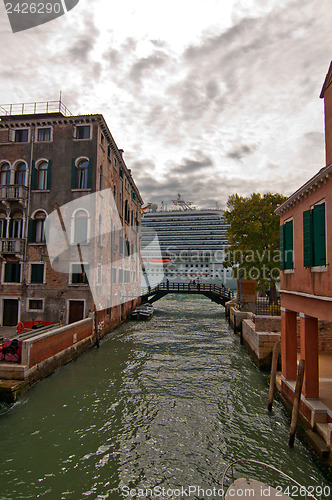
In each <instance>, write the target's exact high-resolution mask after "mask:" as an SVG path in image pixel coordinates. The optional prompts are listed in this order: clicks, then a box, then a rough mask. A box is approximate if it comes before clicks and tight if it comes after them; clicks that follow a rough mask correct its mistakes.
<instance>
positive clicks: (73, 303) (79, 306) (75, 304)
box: [68, 300, 84, 323]
mask: <svg viewBox="0 0 332 500" xmlns="http://www.w3.org/2000/svg"><path fill="white" fill-rule="evenodd" d="M83 318H84V300H70V301H69V321H68V322H69V323H75V322H76V321H80V320H81V319H83Z"/></svg>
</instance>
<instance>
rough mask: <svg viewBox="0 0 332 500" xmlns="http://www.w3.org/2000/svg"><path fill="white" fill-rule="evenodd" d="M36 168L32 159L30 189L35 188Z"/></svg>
mask: <svg viewBox="0 0 332 500" xmlns="http://www.w3.org/2000/svg"><path fill="white" fill-rule="evenodd" d="M37 174H38V172H37V169H36V166H35V161H34V160H32V164H31V189H37Z"/></svg>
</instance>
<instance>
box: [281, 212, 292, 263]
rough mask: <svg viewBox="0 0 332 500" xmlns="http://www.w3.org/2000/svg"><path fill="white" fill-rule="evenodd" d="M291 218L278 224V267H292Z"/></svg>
mask: <svg viewBox="0 0 332 500" xmlns="http://www.w3.org/2000/svg"><path fill="white" fill-rule="evenodd" d="M293 253H294V252H293V220H290V221H287V222H285V224H283V225H282V226H280V269H294V255H293Z"/></svg>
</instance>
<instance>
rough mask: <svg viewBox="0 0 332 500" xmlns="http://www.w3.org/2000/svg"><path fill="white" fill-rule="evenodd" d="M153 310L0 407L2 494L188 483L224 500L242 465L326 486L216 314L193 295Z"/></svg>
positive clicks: (72, 493) (118, 493)
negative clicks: (229, 469) (291, 443)
mask: <svg viewBox="0 0 332 500" xmlns="http://www.w3.org/2000/svg"><path fill="white" fill-rule="evenodd" d="M155 309H156V311H155V315H154V317H153V318H152V320H151V321H150V322H126V323H125V324H123V325H122V326H121V327H120V328H118V329H117V330H116V332H113V334H112V335H109V336H107V337H106V338H104V339H103V341H102V342H101V345H100V348H99V349H92V350H91V351H89V352H87V353H85V354H84V355H82V356H81V357H80V358H79V359H78V360H76V361H75V362H73V363H70V364H69V365H67V366H65V367H63V368H61V369H60V370H58V371H57V372H56V373H54V374H53V375H51V376H50V377H48V378H47V379H45V380H43V381H41V382H39V383H38V384H36V385H35V386H34V387H33V388H32V389H30V391H28V392H27V393H26V394H25V395H24V396H23V398H22V399H21V400H20V401H19V402H17V403H16V404H14V405H12V406H2V407H1V416H0V420H1V438H0V439H1V442H0V446H1V448H0V449H1V453H0V457H1V458H0V464H1V465H0V467H1V481H0V498H1V499H5V500H9V499H13V500H17V499H36V498H45V499H51V500H53V499H54V500H60V499H74V500H82V499H90V498H91V499H112V500H113V499H114V500H117V499H124V498H162V499H164V498H167V499H170V500H174V499H175V498H181V499H182V498H188V496H187V493H188V491H189V490H188V488H189V487H190V486H191V487H196V488H197V490H193V489H191V490H190V492H191V493H192V495H191V497H190V498H197V499H198V498H203V499H204V498H221V497H220V496H218V490H219V491H220V487H221V477H222V473H223V471H224V469H225V467H226V464H228V463H229V462H230V461H232V460H236V459H239V458H252V459H255V460H259V461H262V462H267V463H269V464H271V465H274V466H275V467H277V468H279V469H281V470H283V471H284V472H285V473H287V474H289V475H291V476H292V477H293V478H294V479H296V480H297V481H298V482H300V483H302V484H304V485H305V486H312V487H315V488H316V487H324V486H325V487H326V486H331V478H329V477H328V476H327V475H326V474H325V473H324V472H323V471H322V470H321V469H320V468H319V466H318V465H317V463H316V462H315V461H314V459H313V458H312V456H311V455H310V454H309V452H308V451H307V450H306V448H305V447H304V446H303V445H302V443H301V442H300V441H299V440H298V439H296V443H295V448H294V449H292V450H290V449H289V448H288V445H287V442H288V432H289V420H288V417H287V415H286V413H285V412H284V409H283V407H282V405H281V404H280V403H278V402H275V404H274V409H273V412H272V413H271V414H270V413H269V412H268V411H267V393H268V374H264V373H262V372H260V371H258V370H257V368H256V366H255V365H254V363H253V362H252V360H251V358H250V356H249V354H248V353H247V352H246V350H245V349H244V348H243V347H242V346H240V343H239V338H238V336H236V335H234V334H233V332H232V330H231V329H230V328H229V326H228V324H227V322H226V320H225V318H224V314H223V311H224V309H223V308H222V307H221V306H218V305H216V304H213V303H211V302H210V301H209V300H208V299H205V298H203V297H202V298H197V297H193V296H178V297H176V298H175V297H174V296H173V297H172V296H168V297H166V298H164V299H162V300H161V301H159V302H157V303H156V304H155ZM148 488H150V491H149V490H148V491H147V492H145V491H144V490H145V489H148ZM181 488H183V490H181ZM198 488H200V491H198ZM213 488H215V491H214V492H213ZM195 491H196V493H195ZM315 491H316V492H317V491H318V492H319V489H317V490H315ZM326 491H327V490H326V489H325V492H326ZM145 493H147V495H148V496H146V495H145ZM152 493H153V495H154V496H151V494H152ZM149 495H150V496H149ZM317 497H318V498H319V496H318V495H317ZM294 498H299V497H296V496H295V497H294ZM320 498H322V499H325V498H330V496H329V495H327V496H326V495H322V496H321V497H320Z"/></svg>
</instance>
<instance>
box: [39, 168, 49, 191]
mask: <svg viewBox="0 0 332 500" xmlns="http://www.w3.org/2000/svg"><path fill="white" fill-rule="evenodd" d="M47 175H48V163H47V162H46V161H42V162H41V163H39V165H38V167H37V189H47Z"/></svg>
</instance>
